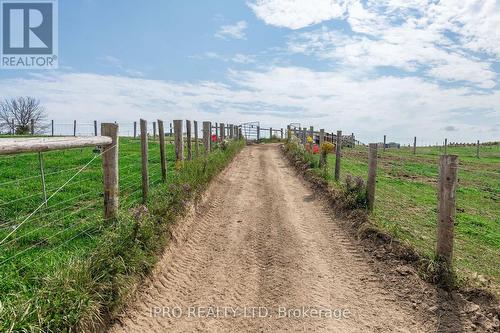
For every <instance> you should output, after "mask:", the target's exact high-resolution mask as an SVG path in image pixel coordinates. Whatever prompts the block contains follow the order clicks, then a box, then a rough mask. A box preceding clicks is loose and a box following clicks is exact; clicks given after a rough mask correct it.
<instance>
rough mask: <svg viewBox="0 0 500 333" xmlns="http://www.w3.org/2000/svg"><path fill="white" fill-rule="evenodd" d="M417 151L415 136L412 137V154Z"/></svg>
mask: <svg viewBox="0 0 500 333" xmlns="http://www.w3.org/2000/svg"><path fill="white" fill-rule="evenodd" d="M416 153H417V137H414V138H413V155H415V154H416Z"/></svg>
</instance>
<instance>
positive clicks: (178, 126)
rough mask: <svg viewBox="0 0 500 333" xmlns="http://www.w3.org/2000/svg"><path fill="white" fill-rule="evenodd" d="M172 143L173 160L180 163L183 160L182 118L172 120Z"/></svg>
mask: <svg viewBox="0 0 500 333" xmlns="http://www.w3.org/2000/svg"><path fill="white" fill-rule="evenodd" d="M174 136H175V138H174V144H175V161H176V163H182V162H183V161H184V138H183V135H182V120H174Z"/></svg>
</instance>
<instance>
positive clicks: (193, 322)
mask: <svg viewBox="0 0 500 333" xmlns="http://www.w3.org/2000/svg"><path fill="white" fill-rule="evenodd" d="M172 234H173V241H172V242H171V243H170V245H169V247H168V249H167V250H166V251H165V254H164V256H163V258H162V259H161V260H160V262H159V264H158V265H157V267H156V269H155V272H154V273H153V275H152V277H151V279H150V280H148V281H146V283H145V285H144V286H143V288H142V289H141V290H140V291H138V293H137V295H136V299H135V300H134V301H133V302H132V303H131V304H130V306H129V307H128V308H127V310H126V311H125V312H124V313H123V314H121V315H120V317H119V318H118V319H117V321H116V323H115V324H114V325H113V326H112V327H111V329H110V332H113V333H116V332H206V331H210V332H280V331H297V332H428V331H432V330H433V328H432V327H433V326H432V322H426V323H424V322H422V321H421V320H419V318H418V316H417V315H416V314H415V313H414V310H413V309H412V308H411V306H410V304H406V303H401V302H398V301H397V300H396V299H395V298H394V297H391V294H390V293H389V292H388V291H387V290H386V289H385V288H384V285H383V283H382V282H380V280H379V279H378V278H377V276H376V275H375V274H374V272H373V271H372V269H371V267H370V265H369V264H368V263H367V258H366V257H365V254H363V253H362V252H359V251H358V250H357V248H356V245H355V244H353V243H352V242H351V241H350V238H349V236H348V235H347V234H346V233H345V232H344V231H343V230H342V228H341V227H339V226H338V225H337V223H336V221H335V220H334V218H332V217H331V215H330V214H329V213H328V211H327V209H326V207H325V206H324V203H322V202H320V201H317V200H315V199H314V194H313V193H312V190H311V189H310V188H309V187H308V186H306V185H305V184H304V183H303V181H302V180H299V178H298V177H297V176H296V174H295V171H293V169H292V168H291V167H290V166H289V165H288V162H287V161H285V159H284V158H283V157H282V155H281V153H280V151H279V148H278V147H277V146H272V145H256V146H249V147H247V148H245V149H244V150H243V151H242V152H241V153H240V154H239V155H238V156H237V157H236V158H235V160H234V161H233V162H232V164H231V165H230V166H229V167H228V168H227V169H226V170H225V171H224V172H223V173H222V174H221V175H220V176H219V177H217V179H216V180H215V181H214V182H213V183H212V185H211V186H210V188H209V189H208V191H207V193H206V195H205V198H204V199H203V201H202V203H201V204H200V205H199V206H198V208H197V209H196V212H191V214H189V216H188V217H186V218H185V219H184V220H183V221H181V222H179V223H178V224H177V225H176V226H175V227H174V228H173V231H172ZM195 306H201V307H239V309H243V308H245V307H247V309H249V307H259V306H260V307H265V308H266V309H267V310H268V311H269V314H271V315H272V317H266V318H255V317H252V316H249V315H247V316H244V315H242V313H241V312H239V313H238V315H236V316H235V317H233V316H229V317H224V316H219V317H217V318H213V317H211V318H204V317H203V316H202V317H193V316H188V315H187V312H188V308H189V307H195ZM302 306H304V307H311V308H316V309H320V308H321V309H347V310H348V311H349V315H348V316H347V317H348V318H343V319H335V318H325V317H323V318H295V317H294V316H284V317H278V316H277V312H276V311H277V309H278V307H286V308H289V309H296V308H299V309H300V308H301V307H302ZM154 307H166V308H167V307H170V308H172V307H179V308H180V309H182V312H183V313H182V316H181V317H180V318H169V317H168V315H153V314H152V309H154ZM230 314H232V313H230ZM434 329H435V328H434Z"/></svg>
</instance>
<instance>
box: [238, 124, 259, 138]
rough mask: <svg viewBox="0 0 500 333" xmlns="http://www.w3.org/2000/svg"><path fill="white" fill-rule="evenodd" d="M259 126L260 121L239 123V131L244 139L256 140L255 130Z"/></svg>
mask: <svg viewBox="0 0 500 333" xmlns="http://www.w3.org/2000/svg"><path fill="white" fill-rule="evenodd" d="M259 128H260V122H258V121H253V122H250V123H244V124H241V132H242V134H243V136H244V137H245V139H246V140H257V139H258V134H257V131H258V129H259Z"/></svg>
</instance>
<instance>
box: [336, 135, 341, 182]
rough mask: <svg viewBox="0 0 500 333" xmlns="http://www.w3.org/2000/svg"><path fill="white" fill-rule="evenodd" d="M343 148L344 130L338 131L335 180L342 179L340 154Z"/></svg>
mask: <svg viewBox="0 0 500 333" xmlns="http://www.w3.org/2000/svg"><path fill="white" fill-rule="evenodd" d="M341 149H342V131H337V145H336V149H335V180H336V181H338V180H339V179H340V156H341Z"/></svg>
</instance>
